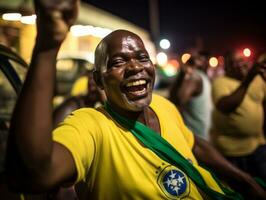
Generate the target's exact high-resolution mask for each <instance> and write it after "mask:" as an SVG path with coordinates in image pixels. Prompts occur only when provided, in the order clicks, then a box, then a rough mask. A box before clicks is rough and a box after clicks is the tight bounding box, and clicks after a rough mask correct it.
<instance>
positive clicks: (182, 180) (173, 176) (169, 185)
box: [157, 165, 189, 199]
mask: <svg viewBox="0 0 266 200" xmlns="http://www.w3.org/2000/svg"><path fill="white" fill-rule="evenodd" d="M157 182H158V184H159V186H160V188H161V189H162V191H163V192H164V193H165V195H166V196H167V197H168V198H170V199H177V198H178V199H179V198H183V197H185V196H187V195H188V194H189V180H188V178H187V176H186V175H185V173H184V172H182V171H181V170H179V169H177V168H176V167H174V166H171V165H169V166H167V167H165V168H164V169H163V170H162V171H161V173H160V174H159V177H158V180H157Z"/></svg>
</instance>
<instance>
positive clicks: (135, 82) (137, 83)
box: [126, 80, 146, 87]
mask: <svg viewBox="0 0 266 200" xmlns="http://www.w3.org/2000/svg"><path fill="white" fill-rule="evenodd" d="M143 84H146V81H145V80H138V81H134V82H130V83H128V84H127V85H126V86H127V87H131V86H137V85H143Z"/></svg>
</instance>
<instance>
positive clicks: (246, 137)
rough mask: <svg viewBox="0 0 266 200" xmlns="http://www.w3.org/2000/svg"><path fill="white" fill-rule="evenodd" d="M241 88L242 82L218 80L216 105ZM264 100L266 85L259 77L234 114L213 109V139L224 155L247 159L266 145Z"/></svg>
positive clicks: (214, 83) (214, 84)
mask: <svg viewBox="0 0 266 200" xmlns="http://www.w3.org/2000/svg"><path fill="white" fill-rule="evenodd" d="M240 84H241V83H240V81H238V80H236V79H233V78H230V77H227V76H224V77H219V78H217V79H215V80H214V82H213V87H212V96H213V101H214V104H217V102H218V101H219V100H220V99H221V97H223V96H227V95H229V94H231V93H232V92H233V91H235V90H236V88H237V87H239V85H240ZM265 97H266V84H265V82H264V81H263V79H262V78H261V77H260V76H256V77H255V78H254V80H253V81H252V82H251V84H250V85H249V87H248V90H247V93H246V95H245V97H244V99H243V101H242V103H241V104H240V106H239V107H238V108H237V109H236V111H235V112H233V113H230V114H227V115H225V114H223V113H222V112H220V111H218V110H217V109H216V108H215V109H214V112H213V127H212V129H211V138H212V140H213V142H214V145H215V146H216V147H217V148H218V149H219V150H220V151H221V152H222V153H223V154H224V155H226V156H245V155H248V154H250V153H252V152H253V151H254V150H255V149H256V148H257V147H258V145H260V144H265V138H264V136H263V115H264V114H263V103H262V102H263V101H264V99H265Z"/></svg>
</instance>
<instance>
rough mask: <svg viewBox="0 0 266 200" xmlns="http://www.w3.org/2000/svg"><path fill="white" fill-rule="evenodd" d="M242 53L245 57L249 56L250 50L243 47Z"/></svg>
mask: <svg viewBox="0 0 266 200" xmlns="http://www.w3.org/2000/svg"><path fill="white" fill-rule="evenodd" d="M243 54H244V56H245V57H250V56H251V50H250V49H249V48H245V49H244V50H243Z"/></svg>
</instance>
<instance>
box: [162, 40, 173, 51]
mask: <svg viewBox="0 0 266 200" xmlns="http://www.w3.org/2000/svg"><path fill="white" fill-rule="evenodd" d="M170 46H171V43H170V41H169V40H167V39H162V40H161V41H160V47H161V48H162V49H169V47H170Z"/></svg>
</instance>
